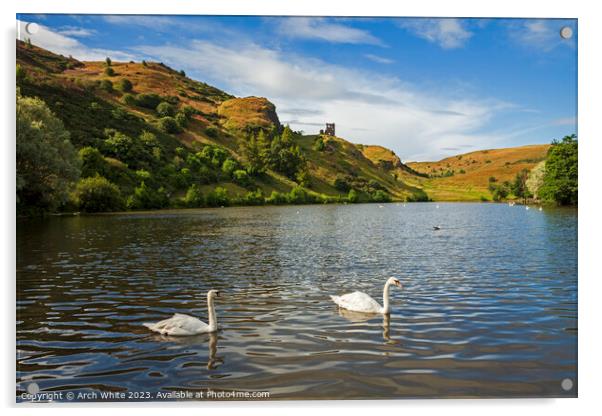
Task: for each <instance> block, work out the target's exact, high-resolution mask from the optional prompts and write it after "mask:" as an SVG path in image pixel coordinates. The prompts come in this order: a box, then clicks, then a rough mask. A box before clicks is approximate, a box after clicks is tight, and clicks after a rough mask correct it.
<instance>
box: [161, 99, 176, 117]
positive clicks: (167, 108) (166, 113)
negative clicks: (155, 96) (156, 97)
mask: <svg viewBox="0 0 602 416" xmlns="http://www.w3.org/2000/svg"><path fill="white" fill-rule="evenodd" d="M156 111H157V114H158V115H160V116H161V117H173V116H174V115H175V114H176V110H175V109H174V107H173V105H171V104H169V103H167V102H165V101H163V102H161V103H159V104H158V105H157V108H156Z"/></svg>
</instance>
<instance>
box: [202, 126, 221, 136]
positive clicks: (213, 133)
mask: <svg viewBox="0 0 602 416" xmlns="http://www.w3.org/2000/svg"><path fill="white" fill-rule="evenodd" d="M205 134H206V135H207V136H209V137H212V138H214V139H215V138H216V137H217V135H218V130H217V129H216V128H215V127H213V126H209V127H207V128H206V129H205Z"/></svg>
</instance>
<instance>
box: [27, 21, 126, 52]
mask: <svg viewBox="0 0 602 416" xmlns="http://www.w3.org/2000/svg"><path fill="white" fill-rule="evenodd" d="M27 23H28V22H25V21H22V20H17V39H20V40H23V41H24V40H26V39H27V38H29V39H31V42H32V43H33V44H34V45H37V46H40V47H42V48H44V49H48V50H50V51H52V52H54V53H58V54H61V55H65V56H70V55H71V56H73V57H74V58H76V59H79V60H82V61H99V60H103V59H105V58H106V57H107V56H110V57H111V58H112V59H113V60H115V61H130V60H132V59H134V56H133V55H132V54H129V53H126V52H121V51H115V50H109V49H101V48H89V47H87V46H85V45H84V44H82V43H81V42H80V41H78V40H77V39H74V38H73V37H70V36H66V35H65V34H61V33H58V32H55V31H53V30H51V29H49V28H48V27H46V26H44V25H41V24H38V30H37V31H36V32H35V33H28V32H27V30H26V28H25V27H26V25H27Z"/></svg>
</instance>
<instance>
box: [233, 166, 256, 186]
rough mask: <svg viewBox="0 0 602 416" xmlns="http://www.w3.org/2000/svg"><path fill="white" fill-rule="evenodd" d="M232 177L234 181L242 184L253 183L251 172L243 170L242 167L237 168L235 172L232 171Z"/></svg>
mask: <svg viewBox="0 0 602 416" xmlns="http://www.w3.org/2000/svg"><path fill="white" fill-rule="evenodd" d="M232 178H233V179H234V182H236V183H237V184H239V185H240V186H244V187H247V186H249V185H250V183H251V180H250V178H249V174H248V173H247V171H246V170H242V169H238V170H235V171H234V172H232Z"/></svg>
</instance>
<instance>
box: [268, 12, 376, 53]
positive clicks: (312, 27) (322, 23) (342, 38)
mask: <svg viewBox="0 0 602 416" xmlns="http://www.w3.org/2000/svg"><path fill="white" fill-rule="evenodd" d="M278 23H279V24H278V32H279V33H280V34H281V35H283V36H287V37H291V38H299V39H313V40H321V41H326V42H332V43H352V44H368V45H379V46H384V45H383V43H382V42H381V40H380V39H378V38H377V37H375V36H373V35H372V34H371V33H370V32H368V31H365V30H361V29H357V28H354V27H351V26H346V25H342V24H340V23H334V22H332V21H329V20H327V19H325V18H322V17H288V18H283V19H279V22H278Z"/></svg>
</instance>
